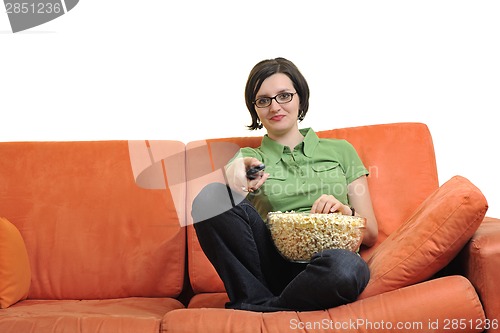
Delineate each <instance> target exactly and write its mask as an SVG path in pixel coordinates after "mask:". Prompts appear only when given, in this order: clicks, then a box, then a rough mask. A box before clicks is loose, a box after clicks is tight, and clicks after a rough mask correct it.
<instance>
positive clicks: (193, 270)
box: [186, 123, 438, 293]
mask: <svg viewBox="0 0 500 333" xmlns="http://www.w3.org/2000/svg"><path fill="white" fill-rule="evenodd" d="M318 136H319V137H322V138H339V139H346V140H347V141H349V142H350V143H351V144H353V146H354V147H355V148H356V150H357V152H358V154H359V155H360V157H361V159H362V161H363V162H364V164H365V166H366V167H367V168H368V170H369V171H370V175H369V177H368V183H369V186H370V193H371V197H372V201H373V205H374V209H375V214H376V216H377V221H378V225H379V239H378V241H377V244H376V245H375V246H373V247H372V248H369V249H367V248H362V250H361V255H362V256H363V257H364V258H366V259H368V258H369V257H370V255H371V253H372V252H373V251H374V250H375V249H376V248H377V246H378V244H380V243H381V242H382V241H383V240H385V239H386V238H387V237H388V236H389V235H390V234H391V233H392V232H393V231H394V230H396V229H397V228H398V227H399V226H400V225H401V224H402V223H403V222H404V221H405V220H406V219H407V218H408V217H409V216H410V215H411V214H412V213H413V211H414V210H415V209H416V208H417V207H418V206H419V205H420V204H421V203H422V202H423V201H424V200H425V199H426V198H427V197H428V196H429V195H430V194H431V193H432V192H433V191H434V190H436V189H437V188H438V177H437V168H436V161H435V154H434V146H433V143H432V138H431V135H430V132H429V130H428V128H427V126H426V125H425V124H421V123H395V124H383V125H371V126H360V127H352V128H344V129H334V130H328V131H319V132H318ZM260 142H261V137H243V138H225V139H214V140H207V141H199V142H196V143H192V144H191V147H190V145H188V147H187V159H186V160H187V176H188V183H187V221H188V224H189V223H192V219H191V202H192V199H193V198H194V197H196V195H197V193H198V192H199V191H200V189H201V188H202V187H203V186H204V185H206V184H208V182H210V181H214V180H222V181H223V177H222V173H221V171H220V168H221V167H222V166H223V165H224V164H225V163H227V161H228V159H229V158H230V157H232V156H233V155H234V153H235V152H236V151H237V149H238V148H239V147H245V146H250V147H258V146H259V145H260ZM190 148H196V150H193V152H194V151H196V153H193V154H192V157H191V158H190V150H192V149H190ZM190 174H192V175H193V176H192V177H190V176H189V175H190ZM203 175H205V176H203ZM188 260H189V267H188V269H189V277H190V280H191V285H192V287H193V289H194V291H195V292H196V293H202V292H221V291H224V286H223V284H222V281H221V280H220V279H219V277H218V275H217V273H216V272H215V269H214V268H213V266H212V265H211V264H210V262H209V261H208V259H207V258H206V256H205V255H204V253H203V251H202V250H201V247H200V245H199V243H198V240H197V238H196V233H195V231H194V228H193V227H192V225H191V226H189V228H188Z"/></svg>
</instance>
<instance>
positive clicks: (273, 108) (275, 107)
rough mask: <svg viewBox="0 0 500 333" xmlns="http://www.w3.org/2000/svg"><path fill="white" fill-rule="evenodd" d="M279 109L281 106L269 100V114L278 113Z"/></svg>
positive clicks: (273, 100) (274, 100)
mask: <svg viewBox="0 0 500 333" xmlns="http://www.w3.org/2000/svg"><path fill="white" fill-rule="evenodd" d="M280 109H281V105H280V104H279V103H278V102H277V101H276V98H275V99H272V100H271V105H269V111H270V112H278V111H279V110H280Z"/></svg>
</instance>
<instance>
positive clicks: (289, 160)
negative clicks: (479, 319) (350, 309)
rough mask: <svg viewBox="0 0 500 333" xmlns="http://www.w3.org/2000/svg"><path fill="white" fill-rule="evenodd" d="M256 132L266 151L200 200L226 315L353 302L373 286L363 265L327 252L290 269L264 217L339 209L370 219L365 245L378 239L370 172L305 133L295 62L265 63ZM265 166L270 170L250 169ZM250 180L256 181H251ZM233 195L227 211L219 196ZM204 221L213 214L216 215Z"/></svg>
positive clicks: (256, 95)
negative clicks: (224, 294)
mask: <svg viewBox="0 0 500 333" xmlns="http://www.w3.org/2000/svg"><path fill="white" fill-rule="evenodd" d="M245 99H246V105H247V108H248V110H249V112H250V115H251V117H252V124H251V125H250V126H249V128H250V129H251V130H254V129H259V128H262V127H264V128H265V129H266V130H267V134H266V135H265V136H264V138H263V140H262V143H261V146H260V147H259V148H256V149H254V148H243V149H241V150H240V151H239V153H238V154H237V155H236V156H235V157H234V158H233V160H232V161H231V162H230V163H229V164H228V166H227V167H226V178H227V180H228V184H210V185H208V186H206V187H205V188H204V189H203V190H202V191H201V192H200V194H199V195H198V196H197V197H196V199H195V200H194V202H193V210H192V215H193V218H194V222H195V224H194V227H195V230H196V233H197V236H198V239H199V242H200V245H201V247H202V249H203V251H204V252H205V254H206V255H207V257H208V259H209V260H210V261H211V263H212V264H213V266H214V267H215V269H216V270H217V272H218V274H219V276H220V277H221V279H222V281H223V282H224V286H225V288H226V291H227V293H228V296H229V300H230V302H229V303H227V304H226V307H228V308H234V309H244V310H252V311H280V310H297V311H307V310H318V309H327V308H331V307H335V306H338V305H342V304H346V303H349V302H352V301H354V300H356V298H357V297H358V295H359V294H360V293H361V292H362V291H363V289H364V288H365V286H366V284H367V283H368V280H369V270H368V267H367V265H366V263H365V262H364V261H363V259H362V258H361V257H360V256H358V255H357V254H355V253H352V252H350V251H346V250H339V249H336V250H324V251H322V252H320V253H317V254H315V255H314V256H313V257H312V259H311V261H310V262H309V263H307V264H303V263H293V262H288V261H286V260H285V259H283V258H282V257H281V256H280V255H279V253H277V250H276V249H275V247H274V245H273V242H272V239H271V237H270V234H269V231H268V229H267V227H266V226H265V223H264V220H263V219H265V218H266V215H267V213H268V212H271V211H282V212H285V211H296V212H304V211H309V212H312V213H333V212H340V213H342V214H345V215H355V214H356V215H358V214H359V215H361V216H363V217H365V218H366V219H367V224H366V227H367V228H366V230H365V232H364V235H363V244H364V245H365V246H372V245H373V244H374V243H375V242H376V239H377V234H378V229H377V221H376V218H375V215H374V213H373V208H372V204H371V199H370V194H369V190H368V184H367V180H366V176H367V175H368V171H367V169H366V168H365V167H364V165H363V163H362V162H361V160H360V158H359V156H358V154H357V153H356V151H355V149H354V148H353V147H352V145H351V144H349V143H348V142H347V141H345V140H334V139H320V138H318V136H317V135H316V133H314V131H313V130H312V129H299V127H298V123H299V122H300V121H301V120H303V119H304V117H305V116H306V114H307V111H308V106H309V102H308V101H309V87H308V85H307V82H306V80H305V78H304V77H303V76H302V74H301V73H300V71H299V70H298V68H297V67H296V66H295V65H294V64H293V63H292V62H290V61H289V60H286V59H284V58H276V59H271V60H264V61H261V62H259V63H258V64H257V65H255V67H254V68H253V69H252V71H251V72H250V75H249V77H248V80H247V84H246V88H245ZM261 164H264V165H265V171H260V172H258V173H257V175H256V177H255V178H254V177H247V174H246V171H248V170H249V169H250V168H252V167H255V166H258V165H261ZM252 178H253V179H252ZM228 196H229V197H230V199H231V202H232V205H231V207H230V208H229V209H226V208H224V207H222V204H221V202H222V201H223V199H222V198H227V197H228ZM217 209H219V212H220V214H216V215H215V216H213V214H212V217H210V218H205V217H204V216H206V214H205V213H204V212H206V211H207V210H212V211H214V210H215V211H217Z"/></svg>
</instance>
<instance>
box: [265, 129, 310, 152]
mask: <svg viewBox="0 0 500 333" xmlns="http://www.w3.org/2000/svg"><path fill="white" fill-rule="evenodd" d="M267 135H268V136H269V138H271V139H273V140H274V141H276V142H278V143H279V144H282V145H283V146H288V147H290V150H293V148H295V146H297V145H298V144H299V143H301V142H302V141H303V140H304V136H303V135H302V133H300V131H299V129H298V128H296V129H294V130H291V131H288V132H286V133H283V134H277V133H273V134H271V133H268V134H267Z"/></svg>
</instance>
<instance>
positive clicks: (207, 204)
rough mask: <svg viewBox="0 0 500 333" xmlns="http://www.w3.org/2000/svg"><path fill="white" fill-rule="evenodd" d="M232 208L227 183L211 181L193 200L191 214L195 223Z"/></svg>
mask: <svg viewBox="0 0 500 333" xmlns="http://www.w3.org/2000/svg"><path fill="white" fill-rule="evenodd" d="M231 208H232V205H231V200H230V197H229V193H228V191H227V187H226V185H224V184H222V183H210V184H208V185H206V186H205V187H204V188H203V189H202V190H201V191H200V192H199V193H198V195H196V197H195V198H194V200H193V204H192V207H191V216H192V217H193V223H197V222H201V221H204V220H207V219H209V218H211V217H214V216H217V215H219V214H221V213H223V212H224V211H226V210H229V209H231Z"/></svg>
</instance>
